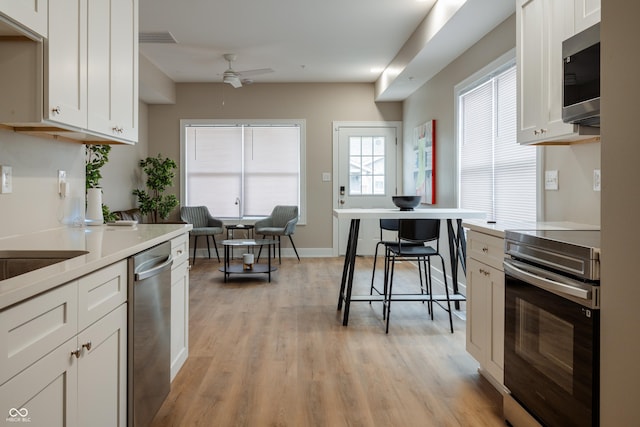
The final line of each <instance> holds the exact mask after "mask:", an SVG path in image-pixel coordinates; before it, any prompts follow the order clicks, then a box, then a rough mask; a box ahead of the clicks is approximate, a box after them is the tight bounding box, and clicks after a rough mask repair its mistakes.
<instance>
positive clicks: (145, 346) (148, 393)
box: [127, 242, 173, 427]
mask: <svg viewBox="0 0 640 427" xmlns="http://www.w3.org/2000/svg"><path fill="white" fill-rule="evenodd" d="M172 263H173V260H172V259H171V243H170V242H165V243H161V244H159V245H157V246H154V247H153V248H151V249H148V250H146V251H144V252H140V253H139V254H137V255H134V256H133V257H131V258H129V315H128V322H129V325H128V362H127V363H128V392H129V393H128V426H129V427H147V426H148V425H149V424H150V423H151V420H152V419H153V417H154V416H155V414H156V412H158V409H160V406H161V405H162V402H163V401H164V399H165V398H166V397H167V395H168V394H169V390H170V387H171V384H170V382H171V379H170V364H171V361H170V358H171V354H170V352H171V264H172Z"/></svg>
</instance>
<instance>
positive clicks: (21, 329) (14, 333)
mask: <svg viewBox="0 0 640 427" xmlns="http://www.w3.org/2000/svg"><path fill="white" fill-rule="evenodd" d="M77 311H78V286H77V282H72V283H69V284H66V285H63V286H60V287H58V288H55V289H52V290H51V291H49V292H46V293H44V294H42V295H40V296H38V297H35V298H32V299H30V300H27V301H25V302H23V303H20V304H18V305H15V306H13V307H10V308H8V309H6V310H3V311H0V328H1V329H0V351H1V357H2V359H1V363H0V384H2V383H4V382H5V381H6V380H8V379H9V378H11V377H12V376H14V375H15V374H17V373H18V372H20V371H21V370H23V369H24V368H26V367H27V366H29V365H30V364H32V363H33V362H35V361H36V360H38V359H40V358H41V357H42V356H44V355H45V354H47V353H48V352H50V351H51V350H52V349H54V348H55V347H57V346H58V345H60V343H62V342H64V341H66V340H68V339H69V338H71V337H73V336H74V335H75V334H76V333H77V330H78V320H77V316H75V313H77ZM71 313H73V314H74V315H70V314H71Z"/></svg>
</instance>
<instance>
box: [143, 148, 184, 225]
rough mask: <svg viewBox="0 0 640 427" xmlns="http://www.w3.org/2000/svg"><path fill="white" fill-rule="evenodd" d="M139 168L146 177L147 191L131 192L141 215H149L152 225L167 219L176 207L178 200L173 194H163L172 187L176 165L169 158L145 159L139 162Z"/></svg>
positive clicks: (159, 156)
mask: <svg viewBox="0 0 640 427" xmlns="http://www.w3.org/2000/svg"><path fill="white" fill-rule="evenodd" d="M139 164H140V167H141V168H142V170H143V171H144V173H145V174H146V175H147V181H146V185H147V189H148V190H149V191H148V192H147V191H146V190H144V189H142V190H141V189H136V190H133V195H134V196H136V197H138V207H139V208H140V212H141V213H142V214H143V215H149V216H150V217H151V221H152V222H153V223H157V222H158V221H159V220H160V219H163V220H164V219H167V217H168V216H169V214H170V213H171V211H172V210H173V209H174V208H175V207H176V206H178V198H177V197H176V196H175V195H173V194H164V192H165V190H166V189H167V187H171V186H173V178H174V177H175V174H174V169H177V167H178V165H176V162H174V161H173V160H171V159H170V158H163V157H162V156H161V155H160V154H158V156H157V157H147V158H146V159H144V160H140V163H139Z"/></svg>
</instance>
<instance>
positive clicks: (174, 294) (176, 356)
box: [171, 253, 189, 381]
mask: <svg viewBox="0 0 640 427" xmlns="http://www.w3.org/2000/svg"><path fill="white" fill-rule="evenodd" d="M185 254H186V253H185ZM188 356H189V262H188V261H187V260H185V261H184V262H182V263H181V264H180V265H178V266H177V267H175V268H174V269H173V270H172V271H171V380H172V381H173V379H174V378H175V376H176V374H177V373H178V371H180V368H182V365H184V362H185V361H186V360H187V357H188Z"/></svg>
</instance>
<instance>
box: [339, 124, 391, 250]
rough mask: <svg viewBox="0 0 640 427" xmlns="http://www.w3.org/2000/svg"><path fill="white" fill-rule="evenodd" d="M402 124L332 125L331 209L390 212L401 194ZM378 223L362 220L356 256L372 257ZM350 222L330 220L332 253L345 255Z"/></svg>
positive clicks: (377, 238) (378, 235)
mask: <svg viewBox="0 0 640 427" xmlns="http://www.w3.org/2000/svg"><path fill="white" fill-rule="evenodd" d="M401 136H402V123H401V122H334V123H333V171H334V180H333V197H332V200H333V209H348V208H393V207H394V205H393V202H392V201H391V196H393V195H395V194H399V191H401V189H400V188H398V184H399V183H400V184H401V182H402V180H401V178H400V173H401V171H402V169H401V167H399V163H398V161H399V159H402V152H401V147H402V137H401ZM379 230H380V228H379V224H378V221H377V220H362V221H361V222H360V233H359V239H358V255H373V253H374V250H375V245H376V243H377V242H378V241H379V239H380V231H379ZM348 234H349V221H347V220H338V219H337V218H335V217H334V219H333V253H334V256H339V255H344V254H345V252H346V247H347V236H348Z"/></svg>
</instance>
